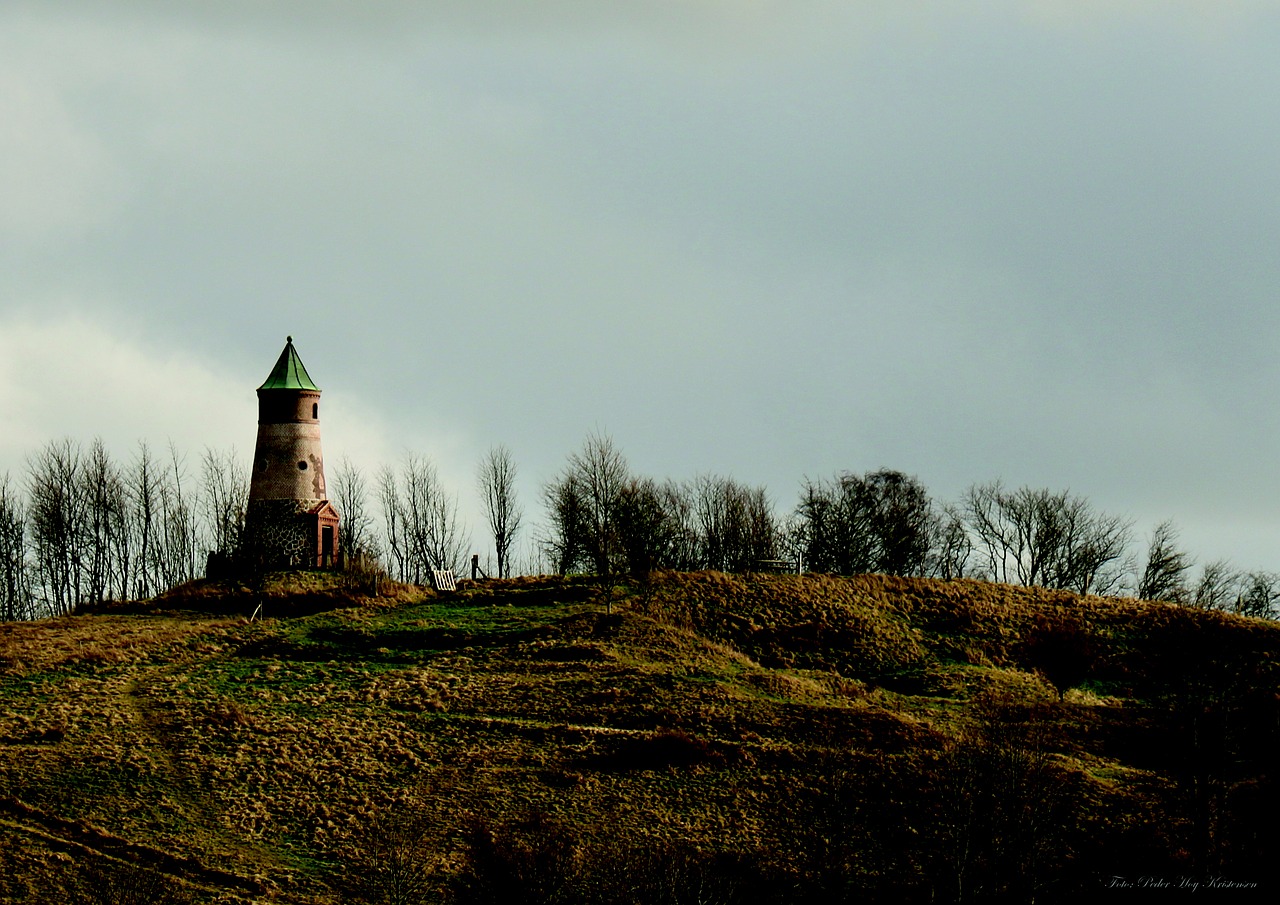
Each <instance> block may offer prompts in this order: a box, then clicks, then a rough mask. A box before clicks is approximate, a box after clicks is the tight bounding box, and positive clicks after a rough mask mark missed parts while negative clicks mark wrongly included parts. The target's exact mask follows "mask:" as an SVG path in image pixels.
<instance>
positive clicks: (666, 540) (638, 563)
mask: <svg viewBox="0 0 1280 905" xmlns="http://www.w3.org/2000/svg"><path fill="white" fill-rule="evenodd" d="M615 518H616V520H617V526H618V541H619V544H620V545H621V547H622V552H623V555H624V556H625V558H626V565H627V571H628V572H630V573H631V574H632V575H633V576H635V577H636V578H640V579H646V578H648V577H649V573H650V572H651V571H652V570H653V569H654V568H655V567H656V566H659V565H665V564H667V562H669V560H670V555H669V554H670V547H671V537H672V526H671V521H670V519H669V518H668V515H667V511H666V509H665V508H664V506H663V499H662V494H661V489H660V488H659V487H658V485H657V484H656V483H655V482H654V481H653V480H652V479H650V478H631V479H630V480H628V481H627V483H626V484H624V485H623V487H622V491H621V492H620V493H619V494H618V502H617V508H616V511H615Z"/></svg>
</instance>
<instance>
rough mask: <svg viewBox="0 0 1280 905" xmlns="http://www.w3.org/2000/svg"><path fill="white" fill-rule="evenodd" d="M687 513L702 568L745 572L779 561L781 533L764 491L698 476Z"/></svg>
mask: <svg viewBox="0 0 1280 905" xmlns="http://www.w3.org/2000/svg"><path fill="white" fill-rule="evenodd" d="M692 509H693V521H694V525H695V526H696V527H695V530H696V533H697V539H698V550H699V555H698V560H699V565H700V566H701V567H702V568H706V569H718V570H720V571H723V572H747V571H750V570H752V569H755V568H756V567H757V566H758V564H759V563H760V562H762V561H765V560H774V559H777V558H778V550H779V546H780V532H779V530H778V525H777V522H776V520H775V518H774V515H773V505H772V503H771V502H770V500H769V494H768V492H767V491H765V489H764V488H763V487H748V486H747V485H745V484H741V483H739V482H738V481H735V480H734V479H733V478H727V477H720V476H717V475H700V476H698V477H697V478H695V479H694V482H693V487H692Z"/></svg>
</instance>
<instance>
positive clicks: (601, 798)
mask: <svg viewBox="0 0 1280 905" xmlns="http://www.w3.org/2000/svg"><path fill="white" fill-rule="evenodd" d="M258 604H261V610H260V611H258ZM255 611H258V612H259V616H258V618H255V619H254V620H253V621H249V619H248V617H249V615H250V614H252V613H254V612H255ZM1278 658H1280V627H1278V626H1277V625H1275V624H1273V623H1270V622H1265V621H1261V620H1255V619H1247V618H1243V617H1238V616H1228V615H1224V614H1220V613H1212V612H1203V611H1198V610H1191V609H1187V608H1182V607H1176V606H1172V605H1168V604H1160V603H1150V602H1143V601H1136V600H1130V599H1112V598H1099V597H1079V596H1076V595H1073V594H1070V593H1066V592H1061V591H1046V590H1042V589H1035V588H1020V587H1013V586H1007V585H996V584H987V583H982V582H977V581H970V580H956V581H948V582H944V581H935V580H928V579H907V578H897V577H889V576H883V575H865V576H857V577H853V578H834V577H828V576H820V575H806V576H766V575H752V576H740V575H727V574H722V573H716V572H703V573H660V574H655V575H654V576H653V577H652V579H651V580H650V581H649V582H645V583H642V584H637V583H624V584H613V583H609V582H602V581H599V580H596V579H560V578H520V579H509V580H505V581H488V582H481V583H478V584H472V585H469V586H466V587H464V588H463V589H462V590H460V591H459V592H457V593H451V594H437V593H435V592H433V591H431V590H429V589H424V588H418V587H411V586H405V585H391V586H390V587H388V588H386V589H384V591H383V596H380V597H368V596H363V595H362V594H360V593H357V592H356V591H354V590H352V589H350V588H347V587H344V586H343V584H342V583H341V581H339V580H338V579H337V578H336V577H332V576H328V575H326V574H323V573H294V574H281V575H277V576H273V577H271V579H270V580H268V581H267V582H266V583H265V585H263V586H261V587H258V588H249V587H244V586H239V585H236V584H233V583H227V582H198V583H194V584H190V585H185V586H182V587H179V588H176V589H174V590H173V591H170V592H168V593H167V594H165V595H162V596H160V597H158V598H156V599H154V600H152V601H147V602H145V603H142V604H134V605H131V606H129V607H127V608H124V607H121V608H116V609H114V610H107V611H104V612H99V613H94V614H88V615H79V616H73V617H67V618H63V619H56V620H47V621H43V622H35V623H18V624H6V625H3V626H0V864H3V865H5V867H6V868H7V869H6V870H5V871H0V897H2V898H3V900H4V901H13V902H65V901H86V902H99V901H101V902H107V901H110V902H133V901H161V902H163V901H173V902H200V903H205V902H273V903H298V905H302V903H315V905H321V903H337V902H363V901H418V900H422V901H461V902H481V901H521V902H531V903H532V902H552V901H556V902H560V901H564V902H568V901H590V900H592V897H594V898H595V900H596V901H636V902H641V901H643V902H682V901H690V900H691V899H689V898H687V895H688V893H689V891H690V890H693V889H697V890H698V891H699V894H700V895H701V896H702V898H700V899H698V901H708V902H757V901H761V902H768V901H776V902H787V901H798V900H803V901H814V902H825V901H832V902H834V901H848V900H862V901H902V902H913V901H919V902H925V901H1029V900H1031V899H1032V898H1035V899H1036V900H1038V901H1054V900H1058V899H1061V900H1067V899H1074V898H1077V897H1078V896H1079V895H1080V893H1081V892H1086V893H1089V894H1103V893H1105V892H1106V891H1107V889H1108V883H1109V882H1110V878H1112V877H1115V876H1121V877H1129V878H1139V877H1162V878H1166V879H1169V880H1177V879H1178V878H1193V879H1196V880H1197V881H1203V882H1205V883H1208V882H1210V881H1211V880H1212V878H1219V882H1222V881H1227V882H1233V883H1237V882H1238V883H1263V882H1264V880H1265V879H1266V877H1265V875H1264V873H1263V871H1264V869H1265V865H1266V861H1265V860H1263V859H1264V857H1265V856H1267V855H1268V854H1270V853H1272V852H1274V851H1275V850H1276V843H1277V841H1280V834H1278V833H1277V822H1278V821H1280V818H1277V817H1276V816H1275V815H1276V814H1278V813H1280V808H1278V807H1277V805H1280V795H1278V794H1277V790H1276V786H1275V780H1274V775H1273V774H1274V751H1275V750H1276V748H1275V745H1276V742H1277V735H1280V706H1278V705H1277V694H1276V689H1277V676H1278V675H1280V664H1278ZM418 865H421V866H422V868H423V869H422V870H421V871H418V870H417V866H418ZM397 870H399V871H400V876H401V880H402V881H403V879H404V878H406V877H408V878H412V877H414V876H416V875H417V874H419V873H420V874H422V875H423V876H425V877H426V878H427V879H426V887H425V888H424V889H422V890H419V891H417V892H415V891H414V890H413V889H410V888H408V887H405V886H403V885H401V886H398V887H397V886H395V885H394V884H395V882H397V881H395V880H394V879H393V876H394V875H395V874H396V871H397ZM397 889H398V890H400V892H402V893H404V896H403V897H401V898H399V899H397V898H395V897H394V896H393V895H392V892H394V891H395V890H397ZM1205 891H1206V890H1205V889H1202V890H1201V891H1200V892H1201V894H1202V895H1203V894H1204V892H1205ZM418 892H420V893H421V896H420V898H419V899H415V898H413V897H412V896H411V895H409V893H413V894H414V895H417V894H418ZM397 894H399V893H397ZM131 895H132V896H134V898H129V896H131ZM682 896H685V897H682Z"/></svg>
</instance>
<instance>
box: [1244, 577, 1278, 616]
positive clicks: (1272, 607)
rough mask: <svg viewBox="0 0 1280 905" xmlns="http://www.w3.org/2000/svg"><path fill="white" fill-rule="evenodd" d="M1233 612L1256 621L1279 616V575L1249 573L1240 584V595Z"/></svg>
mask: <svg viewBox="0 0 1280 905" xmlns="http://www.w3.org/2000/svg"><path fill="white" fill-rule="evenodd" d="M1235 611H1236V612H1237V613H1239V614H1240V615H1241V616H1253V617H1254V618H1256V619H1275V618H1277V616H1280V575H1278V574H1276V573H1275V572H1250V573H1248V574H1247V575H1245V576H1244V577H1243V579H1242V582H1241V593H1240V596H1239V597H1238V598H1237V599H1236V606H1235Z"/></svg>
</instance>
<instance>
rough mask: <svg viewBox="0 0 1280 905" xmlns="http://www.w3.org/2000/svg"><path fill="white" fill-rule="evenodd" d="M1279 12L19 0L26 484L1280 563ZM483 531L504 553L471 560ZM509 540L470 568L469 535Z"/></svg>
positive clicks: (4, 142)
mask: <svg viewBox="0 0 1280 905" xmlns="http://www.w3.org/2000/svg"><path fill="white" fill-rule="evenodd" d="M1277 47H1280V4H1275V3H1264V2H1256V3H1247V2H1238V3H1233V2H1222V0H1219V2H1215V3H1213V4H1205V3H1200V2H1190V0H1188V2H1176V0H1160V2H1156V0H1152V2H1125V0H1110V2H1096V3H1091V2H1082V0H1040V2H1037V0H1023V2H951V3H930V2H904V0H892V2H890V0H886V2H874V0H863V2H857V3H851V2H848V0H833V2H826V0H789V2H785V3H784V2H771V0H664V2H647V3H646V2H637V3H609V2H601V0H559V2H552V0H542V2H538V3H529V2H524V0H520V2H514V0H512V2H492V3H486V2H483V0H458V2H438V3H432V2H408V0H406V2H393V0H382V2H377V0H362V2H359V3H356V2H349V3H347V2H337V0H330V2H318V0H305V2H304V0H296V2H291V0H276V2H267V0H227V2H209V0H200V2H196V0H191V2H175V0H151V2H147V0H136V2H128V0H119V2H92V3H91V2H88V0H85V2H71V0H61V2H59V3H56V4H50V3H40V2H21V0H7V2H6V3H4V4H3V6H2V7H0V473H2V472H3V471H5V470H8V471H10V472H12V473H13V474H14V475H15V477H16V476H18V475H20V474H21V473H22V472H23V470H24V464H23V463H24V460H25V457H26V456H27V454H29V453H31V452H33V451H34V450H36V449H37V448H38V447H39V446H40V445H42V444H43V443H45V442H47V441H48V440H49V439H52V438H59V437H64V436H70V437H73V438H76V439H79V440H82V441H84V442H86V443H87V442H88V441H90V440H91V439H92V438H93V437H95V436H101V437H103V438H104V440H105V441H106V442H107V444H108V445H109V447H110V448H111V449H112V450H113V451H115V452H116V453H117V454H118V455H119V456H120V457H122V458H127V457H128V456H129V454H130V451H131V450H132V449H133V447H134V445H135V444H136V442H137V441H138V440H142V439H145V440H147V441H149V442H150V443H151V444H152V445H153V446H158V447H162V446H164V445H165V444H167V443H168V442H169V441H170V440H172V441H173V442H174V443H175V444H176V445H177V446H178V447H179V448H181V449H184V450H188V451H189V454H190V455H191V456H192V458H193V459H195V458H198V456H199V454H200V451H201V450H202V449H203V447H205V446H214V447H220V448H224V447H230V446H234V447H236V449H237V450H238V451H239V452H240V453H241V455H242V456H243V458H244V459H245V460H246V461H247V459H248V458H249V456H250V454H251V452H252V446H253V441H254V435H255V430H256V401H255V396H254V389H255V388H256V387H257V386H258V385H259V384H260V383H261V382H262V381H263V379H264V378H265V377H266V375H267V373H268V371H270V369H271V366H272V364H273V363H274V362H275V359H276V357H277V355H278V354H279V352H280V349H281V347H282V346H283V343H284V338H285V335H286V334H292V335H293V337H294V339H295V342H296V345H297V348H298V350H299V353H300V354H301V356H302V358H303V360H304V362H305V363H306V365H307V367H308V369H309V371H310V373H311V376H312V377H313V378H314V379H315V381H316V382H317V383H318V384H319V385H320V386H321V387H322V388H323V389H324V391H325V396H324V400H325V408H324V422H323V429H324V446H325V453H326V458H327V460H328V461H329V463H330V470H332V468H333V464H334V463H336V462H337V460H338V459H340V458H341V457H343V456H347V457H349V458H351V459H352V460H353V461H355V462H357V463H359V464H361V465H363V466H364V467H366V468H368V469H370V470H372V469H374V468H376V467H377V466H378V465H380V464H383V463H384V462H390V463H394V462H396V461H397V460H398V459H399V458H400V456H401V455H402V454H403V453H404V452H405V451H406V450H412V451H414V452H417V453H422V454H425V455H427V456H429V457H431V458H432V459H433V460H434V461H436V463H437V464H438V465H439V467H440V469H441V471H442V473H443V474H444V476H445V477H446V479H447V480H448V481H449V482H450V483H451V485H452V486H454V487H455V488H456V490H457V492H458V493H459V494H460V498H461V500H462V504H463V507H464V510H466V511H468V512H469V513H471V514H472V515H473V521H475V519H474V506H475V504H474V502H473V501H472V498H473V491H472V486H473V474H474V468H475V463H476V461H477V460H478V459H479V458H480V456H481V455H482V454H483V452H484V451H485V450H486V449H487V448H488V447H489V446H491V445H493V444H495V443H505V444H507V445H508V446H509V447H510V448H511V449H512V451H513V452H514V454H515V457H516V459H517V461H518V463H519V465H520V467H521V470H522V476H523V484H522V489H523V492H524V495H525V497H526V503H527V505H528V506H529V508H530V510H531V516H534V517H537V516H540V509H539V507H538V506H537V501H536V495H537V490H538V487H539V486H540V485H541V483H542V482H543V481H545V480H546V479H548V478H550V477H551V476H552V475H554V473H555V472H556V471H557V470H558V469H559V468H560V467H561V465H562V464H563V462H564V458H565V455H566V454H567V453H568V452H570V451H571V450H574V449H576V448H578V447H579V446H580V445H581V443H582V441H583V439H584V437H585V436H586V435H587V434H588V433H590V432H592V431H599V432H602V433H607V434H609V435H611V436H612V437H613V438H614V440H615V441H616V443H617V444H618V446H619V447H621V449H622V450H623V451H624V452H625V453H626V454H627V456H628V458H629V459H630V462H631V464H632V466H633V468H634V470H636V471H637V472H640V473H645V474H649V475H652V476H655V477H675V478H686V477H692V476H694V475H695V474H698V473H703V472H712V473H717V474H726V475H732V476H734V477H736V478H738V479H740V480H742V481H744V482H747V483H750V484H764V485H766V486H767V487H768V488H769V490H770V491H771V493H772V495H773V497H774V499H775V500H776V501H777V503H778V505H779V507H780V508H782V509H789V508H790V507H791V506H792V505H794V502H795V500H796V497H797V494H798V489H799V485H800V482H801V480H802V479H803V478H804V477H805V476H806V475H808V476H813V477H820V476H824V477H825V476H830V475H832V474H833V473H835V472H836V471H839V470H851V471H856V472H864V471H868V470H872V469H876V468H881V467H889V468H896V469H900V470H903V471H906V472H909V473H911V474H915V475H917V476H918V477H919V478H920V479H921V481H923V482H924V483H925V484H926V485H927V486H928V487H929V488H930V490H931V491H932V492H933V493H934V495H935V496H937V497H939V498H941V499H944V500H947V499H955V498H957V497H958V496H959V495H960V494H961V493H962V491H963V490H964V489H965V488H966V487H967V486H968V485H970V484H972V483H974V482H977V481H988V480H992V479H995V478H1001V479H1002V480H1003V481H1004V482H1005V483H1006V484H1007V485H1010V486H1019V485H1024V484H1026V485H1030V486H1034V487H1048V488H1051V489H1055V490H1059V489H1070V490H1072V491H1074V492H1076V493H1079V494H1081V495H1083V496H1085V497H1087V498H1089V499H1090V500H1091V501H1093V502H1094V503H1095V505H1097V506H1098V507H1099V508H1101V509H1104V510H1106V511H1109V512H1114V513H1117V514H1121V515H1126V516H1128V517H1131V518H1133V519H1134V521H1135V523H1136V525H1137V531H1138V534H1139V536H1140V537H1141V536H1142V535H1143V534H1145V532H1147V531H1149V530H1150V528H1151V527H1152V526H1153V525H1154V524H1155V523H1156V522H1158V521H1161V520H1163V519H1166V518H1173V519H1175V520H1176V522H1177V523H1178V524H1179V525H1180V526H1181V528H1182V535H1183V539H1184V542H1185V544H1186V546H1187V547H1188V548H1190V550H1191V552H1192V553H1193V554H1194V555H1195V556H1196V557H1197V558H1198V559H1199V560H1200V561H1202V562H1203V561H1205V560H1208V559H1213V558H1217V557H1227V558H1230V559H1231V560H1232V561H1233V562H1234V563H1235V564H1236V565H1238V566H1240V567H1242V568H1251V569H1252V568H1265V569H1276V570H1280V470H1278V469H1277V468H1276V466H1275V461H1276V458H1277V453H1278V452H1280V417H1277V415H1278V413H1277V412H1276V405H1275V402H1274V400H1275V398H1276V388H1277V387H1280V367H1278V366H1277V357H1276V353H1277V350H1278V349H1280V305H1277V304H1276V296H1277V289H1278V288H1280V255H1277V240H1278V239H1280V203H1278V202H1280V54H1277V53H1276V48H1277ZM474 529H475V534H476V537H477V541H479V540H480V538H481V537H482V532H481V531H480V530H479V525H478V524H475V525H474ZM478 548H479V545H478Z"/></svg>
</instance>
